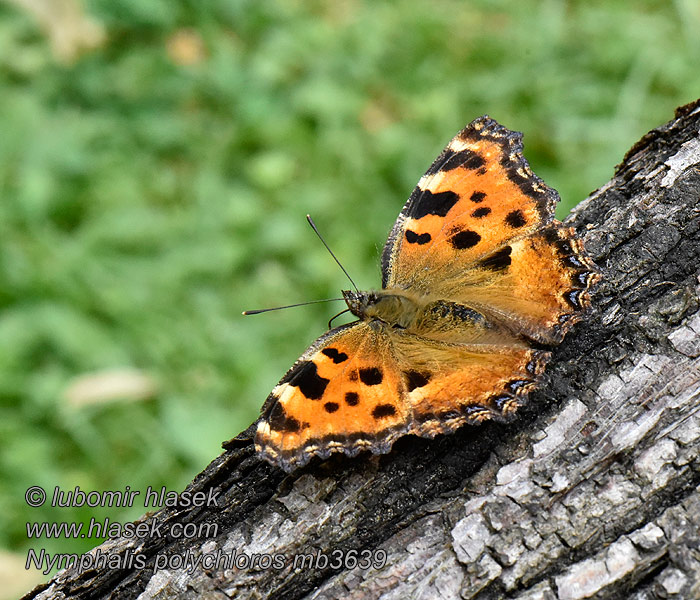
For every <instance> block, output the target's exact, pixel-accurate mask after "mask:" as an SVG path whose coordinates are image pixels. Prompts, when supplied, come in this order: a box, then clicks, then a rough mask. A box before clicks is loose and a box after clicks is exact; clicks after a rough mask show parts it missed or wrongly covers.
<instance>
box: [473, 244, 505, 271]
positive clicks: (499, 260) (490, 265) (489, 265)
mask: <svg viewBox="0 0 700 600" xmlns="http://www.w3.org/2000/svg"><path fill="white" fill-rule="evenodd" d="M511 252H513V248H511V247H510V246H504V247H503V248H501V249H500V250H497V251H496V252H494V253H493V254H491V255H489V256H487V257H486V258H482V259H481V260H480V261H479V266H480V267H481V268H482V269H487V270H489V271H501V270H502V269H506V268H508V267H509V266H510V263H511V258H510V255H511Z"/></svg>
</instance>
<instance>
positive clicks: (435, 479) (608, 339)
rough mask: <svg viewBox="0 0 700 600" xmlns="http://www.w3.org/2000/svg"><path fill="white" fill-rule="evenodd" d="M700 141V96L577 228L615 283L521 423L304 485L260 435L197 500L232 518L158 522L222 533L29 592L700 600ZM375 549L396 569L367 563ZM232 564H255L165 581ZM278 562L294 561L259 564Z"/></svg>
mask: <svg viewBox="0 0 700 600" xmlns="http://www.w3.org/2000/svg"><path fill="white" fill-rule="evenodd" d="M699 131H700V102H698V103H694V104H692V105H688V106H686V107H683V108H681V109H679V110H678V111H677V115H676V118H674V119H673V120H672V121H670V122H669V123H668V124H666V125H664V126H663V127H660V128H659V129H656V130H654V131H651V132H650V133H649V134H647V135H646V136H644V138H642V139H641V140H640V141H639V142H638V143H637V144H636V145H635V146H634V147H633V148H632V149H631V150H630V152H629V153H628V154H627V156H625V158H624V160H623V162H622V164H621V165H620V166H619V167H618V168H617V171H616V173H615V176H614V177H613V179H612V180H611V181H610V182H609V183H608V184H607V185H605V186H604V187H603V188H601V189H599V190H598V191H596V192H595V193H593V194H592V195H591V196H590V197H589V198H588V199H587V200H585V201H584V202H583V203H582V204H580V205H579V206H578V207H577V208H576V210H575V211H574V213H573V214H572V215H571V216H570V218H569V223H570V224H572V225H573V226H575V227H576V229H577V230H578V231H579V233H580V234H581V235H583V236H584V238H585V243H586V247H587V249H588V251H589V253H590V254H591V256H592V258H593V259H594V260H595V261H596V262H597V263H598V264H599V265H600V267H601V269H602V271H603V274H604V280H603V282H602V283H601V284H600V286H599V287H598V289H597V291H596V292H595V294H594V297H593V304H594V311H593V313H592V315H591V316H590V318H589V319H587V320H586V321H585V322H583V323H581V324H579V325H578V326H577V327H576V329H575V330H574V331H573V332H571V333H570V334H569V335H568V336H567V337H566V339H565V341H564V343H563V344H562V345H561V346H559V347H558V348H557V349H556V350H555V354H554V357H553V360H552V362H551V364H550V366H549V368H548V370H547V372H548V381H547V383H546V384H545V385H544V386H543V387H542V388H540V389H539V390H538V391H537V392H535V393H533V394H532V395H531V398H530V402H529V403H528V405H527V406H526V407H524V408H523V409H522V410H521V411H520V415H519V418H518V419H517V420H515V421H514V422H513V423H511V424H508V425H500V424H495V423H486V424H484V425H481V426H479V427H464V428H462V429H461V430H459V431H458V432H457V433H456V434H453V435H449V436H441V437H439V438H436V439H435V440H432V441H431V440H425V439H417V438H414V437H406V438H403V439H401V440H399V442H398V443H396V444H395V446H394V450H393V451H392V452H391V454H389V455H386V456H382V457H367V456H363V457H359V458H357V459H353V460H350V459H345V458H335V459H332V460H330V461H326V462H324V463H313V464H312V465H311V466H309V467H307V468H305V469H303V470H302V471H300V472H297V473H295V474H293V475H292V476H287V475H285V474H284V473H283V472H281V471H280V470H278V469H275V468H272V467H270V466H269V465H267V464H265V463H261V462H260V461H259V460H258V458H257V457H256V456H255V454H254V451H253V449H252V446H251V443H250V441H247V440H246V436H245V435H242V436H240V439H239V440H238V441H237V442H236V443H234V444H231V445H230V446H229V449H228V450H227V451H226V452H225V453H224V454H222V455H221V456H219V457H218V458H217V459H216V460H214V461H213V462H212V463H211V464H210V465H209V466H208V467H207V468H206V469H205V471H204V472H203V473H201V474H200V475H199V476H198V477H197V478H196V479H195V480H194V481H193V482H192V484H191V485H190V486H189V487H188V490H189V491H197V490H203V491H205V492H206V491H208V490H209V489H210V488H212V487H214V488H215V489H216V491H217V492H218V493H219V496H218V507H208V508H196V509H192V508H187V507H180V508H167V509H163V510H161V511H160V512H158V513H156V514H155V515H152V516H149V517H144V518H143V520H144V521H146V522H151V521H152V520H157V521H158V522H161V523H162V524H163V531H167V530H168V528H169V527H170V526H171V525H172V524H173V523H196V524H200V523H216V524H217V525H218V534H217V535H216V536H214V537H210V538H206V539H205V538H200V539H194V540H184V539H175V538H174V537H170V536H168V535H161V536H156V537H153V538H146V539H142V540H134V539H124V538H120V539H114V540H108V541H107V542H105V543H104V544H102V545H101V546H100V547H99V548H98V549H99V550H100V551H101V552H103V553H107V552H109V553H112V554H113V555H119V556H122V557H124V556H127V555H129V554H133V553H140V554H142V555H143V556H144V557H146V558H147V561H146V563H147V564H146V568H143V569H136V568H123V569H110V568H97V569H88V570H86V571H83V572H79V571H78V570H77V569H67V570H66V571H64V572H62V573H60V574H58V575H57V576H56V577H54V578H53V579H52V580H51V581H50V582H49V583H48V584H46V585H43V586H40V587H39V588H37V589H36V590H34V591H33V592H31V593H30V594H28V595H27V596H26V598H36V599H44V598H56V597H59V598H60V597H64V596H65V597H72V598H88V597H89V598H107V597H110V598H136V597H137V596H138V597H140V598H142V599H144V600H145V599H151V598H154V599H155V598H157V599H161V598H201V597H204V598H211V599H218V598H221V599H224V598H227V597H236V598H267V597H273V598H295V599H296V598H315V599H322V598H323V599H325V598H397V599H403V598H464V599H467V598H480V599H482V598H487V599H488V598H513V599H516V598H517V599H521V600H524V599H529V600H533V599H535V598H542V599H550V598H551V599H554V598H559V599H573V598H589V597H590V598H625V599H626V598H638V599H646V598H667V597H677V598H700V458H699V455H700V412H699V408H700V358H699V357H700V312H698V305H699V301H698V296H699V293H698V292H699V285H698V273H699V267H698V264H699V263H700V233H699V231H698V230H699V223H700V201H699V200H700V134H699ZM363 550H370V551H372V552H374V553H375V554H374V555H373V556H374V558H375V559H376V560H380V559H381V553H377V551H384V552H386V565H385V566H384V567H382V568H375V567H370V568H359V567H356V568H349V567H352V566H353V564H352V558H351V557H353V551H357V552H358V554H357V556H356V558H357V559H361V558H362V557H363V555H362V551H363ZM217 551H219V552H224V553H232V552H234V551H235V552H237V554H238V556H239V557H241V556H243V557H244V558H239V560H240V561H242V562H241V563H239V565H240V566H242V568H236V567H235V566H234V567H232V568H229V569H225V568H223V567H221V565H220V566H219V567H218V568H217V566H213V567H212V568H203V567H202V566H201V565H200V566H198V567H197V568H195V569H194V570H193V571H192V572H188V571H187V570H185V569H178V568H166V569H164V570H159V571H157V572H154V569H153V565H154V564H155V563H154V561H155V560H156V559H157V557H158V556H165V557H173V556H175V555H177V554H186V553H188V552H190V553H191V554H190V556H192V557H195V558H196V557H203V556H205V555H207V554H214V555H215V553H216V552H217ZM334 553H335V554H334ZM339 553H344V556H345V558H346V562H347V563H348V564H346V565H345V566H342V565H340V566H339V565H335V564H332V565H331V564H329V565H326V566H325V567H324V566H323V564H322V562H323V560H322V558H319V555H321V554H324V555H326V556H327V557H328V558H329V559H334V558H336V557H337V556H339ZM265 554H269V555H274V554H283V555H284V557H285V559H286V562H285V563H284V564H283V565H282V568H279V569H278V568H274V566H272V567H270V568H260V565H261V564H262V566H265V565H264V561H266V560H267V559H264V558H260V556H259V557H258V561H261V562H259V564H258V565H257V566H255V567H253V566H252V565H250V564H248V565H246V564H244V562H245V559H246V558H248V559H249V560H252V557H253V555H265ZM298 554H312V555H313V556H314V557H316V562H315V563H314V564H312V565H309V564H306V565H304V566H301V565H299V564H297V565H296V568H295V566H294V564H293V557H294V556H295V555H298ZM349 557H350V558H349ZM161 560H162V559H161ZM210 560H211V559H210ZM209 566H211V565H209ZM139 594H141V595H140V596H139Z"/></svg>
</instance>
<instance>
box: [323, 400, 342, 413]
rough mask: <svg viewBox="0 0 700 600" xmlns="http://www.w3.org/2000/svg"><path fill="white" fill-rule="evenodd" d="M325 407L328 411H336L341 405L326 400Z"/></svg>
mask: <svg viewBox="0 0 700 600" xmlns="http://www.w3.org/2000/svg"><path fill="white" fill-rule="evenodd" d="M323 408H324V409H325V410H326V412H328V413H334V412H335V411H336V410H338V409H339V408H340V405H339V404H338V403H337V402H326V403H325V404H324V405H323Z"/></svg>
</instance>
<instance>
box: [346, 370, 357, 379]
mask: <svg viewBox="0 0 700 600" xmlns="http://www.w3.org/2000/svg"><path fill="white" fill-rule="evenodd" d="M348 379H349V380H350V381H357V371H350V372H349V373H348Z"/></svg>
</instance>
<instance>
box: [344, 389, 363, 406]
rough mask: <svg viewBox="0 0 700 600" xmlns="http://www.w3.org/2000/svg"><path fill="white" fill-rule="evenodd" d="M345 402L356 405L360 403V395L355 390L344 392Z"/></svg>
mask: <svg viewBox="0 0 700 600" xmlns="http://www.w3.org/2000/svg"><path fill="white" fill-rule="evenodd" d="M345 403H346V404H347V405H348V406H357V405H358V404H359V403H360V396H359V395H358V394H357V392H347V393H346V394H345Z"/></svg>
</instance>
